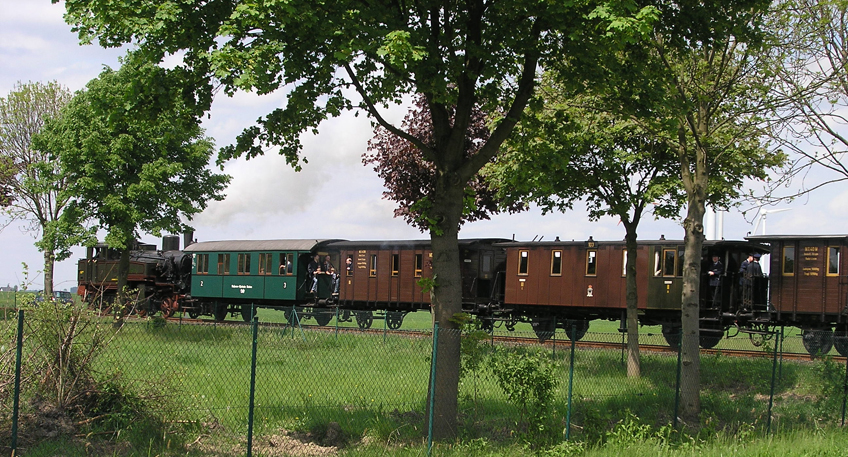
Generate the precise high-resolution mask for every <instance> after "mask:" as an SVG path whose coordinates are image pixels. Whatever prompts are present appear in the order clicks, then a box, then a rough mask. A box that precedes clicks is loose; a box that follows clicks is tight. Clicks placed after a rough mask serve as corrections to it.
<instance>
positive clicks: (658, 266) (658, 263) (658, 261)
mask: <svg viewBox="0 0 848 457" xmlns="http://www.w3.org/2000/svg"><path fill="white" fill-rule="evenodd" d="M654 276H662V256H661V254H660V250H659V249H657V250H655V251H654Z"/></svg>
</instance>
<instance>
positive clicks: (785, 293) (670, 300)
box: [78, 235, 848, 355]
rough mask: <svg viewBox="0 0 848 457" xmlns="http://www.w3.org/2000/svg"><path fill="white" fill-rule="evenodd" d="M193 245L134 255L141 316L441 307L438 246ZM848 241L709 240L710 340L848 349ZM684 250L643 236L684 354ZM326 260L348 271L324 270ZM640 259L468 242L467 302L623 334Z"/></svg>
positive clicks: (97, 256)
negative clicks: (714, 270) (795, 341)
mask: <svg viewBox="0 0 848 457" xmlns="http://www.w3.org/2000/svg"><path fill="white" fill-rule="evenodd" d="M175 239H176V241H175ZM190 240H191V238H190V236H189V237H186V241H187V242H186V244H187V246H185V247H184V248H183V250H182V251H180V250H178V248H179V246H175V245H174V243H175V242H176V243H177V244H178V243H179V239H178V238H177V237H166V238H165V239H164V240H163V250H161V251H157V250H155V247H151V246H148V245H139V246H138V247H139V249H137V250H134V251H133V255H132V262H131V265H132V266H131V275H130V279H129V285H130V287H131V288H133V289H134V290H137V291H138V292H137V293H138V297H139V300H138V303H139V305H138V306H137V307H136V308H137V309H138V310H139V311H141V312H142V313H150V312H157V311H159V312H162V313H163V315H165V316H170V315H172V314H173V313H174V312H176V311H185V312H187V313H188V314H189V315H190V316H191V317H199V316H201V315H208V316H213V317H214V318H215V319H216V320H219V321H221V320H224V319H226V318H227V317H228V316H229V315H237V316H238V315H240V316H241V318H242V319H244V320H245V321H249V320H252V319H253V317H254V316H255V313H256V309H257V308H272V309H277V310H282V311H286V313H287V314H286V317H287V318H293V316H291V314H290V313H291V310H292V309H294V308H293V307H299V308H300V309H301V311H300V312H299V314H298V316H297V317H298V318H300V319H304V318H306V319H314V320H315V321H316V322H317V323H318V324H319V325H327V324H328V323H329V322H330V321H331V320H332V318H333V317H334V316H338V319H339V320H350V321H353V320H355V321H356V323H357V324H358V325H359V327H361V328H368V327H370V326H371V325H372V323H373V321H374V319H376V318H383V319H385V320H386V325H387V326H388V327H389V328H391V329H396V328H400V326H401V325H402V323H403V319H404V317H405V316H406V315H407V313H409V312H414V311H418V310H429V309H430V295H429V293H428V292H426V291H425V289H424V288H423V286H422V284H423V283H424V282H426V281H422V279H424V278H432V265H431V259H432V251H431V249H430V242H429V240H410V241H397V240H387V241H346V240H231V241H208V242H199V243H189V242H190ZM846 247H848V235H818V236H805V235H801V236H780V235H779V236H751V237H747V238H746V239H745V240H720V241H705V242H704V244H703V252H702V259H701V260H702V262H703V264H702V265H703V268H702V271H703V272H704V273H706V272H707V270H708V268H707V267H708V266H709V259H711V258H712V257H713V256H717V257H718V258H719V259H720V260H721V262H722V263H723V265H724V267H725V268H724V271H723V272H722V274H721V275H720V277H719V279H718V281H712V285H711V281H709V280H708V278H707V277H704V278H703V279H702V281H701V290H700V295H699V296H700V303H701V316H700V322H701V340H700V342H701V345H702V346H703V347H707V348H709V347H713V346H715V345H716V344H717V343H718V342H719V341H720V340H721V339H722V338H723V337H724V336H725V335H728V334H734V333H738V332H742V333H747V334H749V335H752V336H757V335H766V334H768V333H769V332H770V331H771V329H773V328H774V327H775V326H795V327H798V328H800V329H802V331H803V335H804V344H805V346H806V348H807V350H808V351H809V352H810V353H811V354H816V353H819V352H821V353H827V352H828V351H830V349H831V348H832V347H833V346H834V345H835V346H836V349H837V351H838V352H839V353H840V354H842V355H848V320H846V318H848V284H846V276H845V274H844V271H845V268H846V265H844V262H845V260H844V255H843V254H844V252H845V249H846ZM683 252H684V250H683V241H679V240H678V241H675V240H664V239H661V240H650V241H640V242H639V243H638V248H637V253H636V255H637V283H638V297H637V302H638V310H639V322H640V324H644V325H659V326H661V327H662V331H663V334H664V335H665V337H666V340H667V341H668V343H669V344H670V345H672V346H676V345H678V344H679V335H680V309H681V295H682V294H681V292H682V287H683V284H682V282H683ZM316 254H317V255H319V256H320V257H321V258H325V257H327V256H329V260H330V263H331V264H333V265H338V266H340V268H339V269H338V270H337V271H335V273H334V274H328V273H326V272H319V273H317V274H313V273H311V272H310V269H309V264H310V262H311V261H312V259H313V257H314V256H315V255H316ZM751 254H759V255H763V260H764V262H763V264H764V265H763V267H764V269H765V270H766V271H769V272H770V274H769V275H767V276H763V277H757V278H752V279H750V280H749V281H747V282H746V280H745V279H744V278H743V277H742V273H741V272H740V267H741V265H742V263H743V262H744V261H745V259H746V258H747V257H748V256H749V255H751ZM628 255H631V254H630V253H628V252H627V249H626V247H625V244H624V242H623V241H595V240H593V239H591V237H590V239H589V240H581V241H560V240H559V239H557V240H555V241H545V242H542V241H534V242H517V241H513V240H509V239H499V238H492V239H468V240H461V241H460V258H461V272H462V284H463V308H464V311H466V312H468V313H470V314H472V315H474V316H476V318H477V319H478V320H479V321H480V322H481V323H482V325H483V326H484V327H485V328H487V329H492V328H494V327H495V326H504V327H505V328H506V329H508V330H513V329H514V328H515V326H516V325H517V324H518V323H520V322H527V323H530V324H531V325H532V328H533V329H534V330H535V331H536V334H537V336H539V338H540V340H544V339H545V338H547V337H549V336H550V335H551V333H552V332H553V331H555V329H557V328H562V329H564V330H565V332H566V334H567V336H568V337H569V338H572V339H575V340H578V339H580V338H582V337H583V335H585V333H586V331H587V330H588V328H589V323H590V322H591V321H592V320H596V319H605V320H612V321H621V322H622V327H623V326H624V323H623V322H624V321H625V319H624V316H625V312H626V301H625V295H626V294H625V289H626V284H625V271H624V265H625V264H626V259H627V256H628ZM116 265H117V259H116V258H114V255H113V254H110V251H109V250H108V249H106V248H104V247H100V248H94V249H93V250H89V252H88V253H87V258H86V259H82V260H80V270H79V271H80V288H79V289H78V290H79V291H80V293H81V294H83V295H84V297H85V298H86V300H87V301H88V302H89V303H92V304H93V305H96V304H97V303H98V301H100V302H109V300H110V299H112V298H114V296H115V293H116V287H115V286H116V280H115V278H114V271H115V270H116ZM315 282H317V288H315V289H314V291H313V287H312V286H313V283H315ZM375 313H377V314H375ZM834 332H835V333H834Z"/></svg>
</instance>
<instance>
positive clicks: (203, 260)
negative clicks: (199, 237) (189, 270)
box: [197, 254, 209, 275]
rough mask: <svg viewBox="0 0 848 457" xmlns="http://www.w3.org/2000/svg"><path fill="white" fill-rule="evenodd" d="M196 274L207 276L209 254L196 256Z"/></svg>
mask: <svg viewBox="0 0 848 457" xmlns="http://www.w3.org/2000/svg"><path fill="white" fill-rule="evenodd" d="M197 274H199V275H208V274H209V254H197Z"/></svg>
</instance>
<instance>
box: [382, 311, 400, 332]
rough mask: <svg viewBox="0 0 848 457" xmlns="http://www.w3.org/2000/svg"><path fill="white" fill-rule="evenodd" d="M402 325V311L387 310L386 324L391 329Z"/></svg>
mask: <svg viewBox="0 0 848 457" xmlns="http://www.w3.org/2000/svg"><path fill="white" fill-rule="evenodd" d="M401 325H403V313H401V312H397V311H389V312H387V313H386V326H387V327H389V329H391V330H397V329H399V328H400V326H401Z"/></svg>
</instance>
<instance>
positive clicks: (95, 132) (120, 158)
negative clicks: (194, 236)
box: [34, 55, 229, 248]
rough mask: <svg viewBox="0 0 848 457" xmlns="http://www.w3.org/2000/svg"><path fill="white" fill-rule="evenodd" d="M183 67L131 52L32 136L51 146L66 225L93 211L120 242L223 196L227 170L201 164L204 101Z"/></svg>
mask: <svg viewBox="0 0 848 457" xmlns="http://www.w3.org/2000/svg"><path fill="white" fill-rule="evenodd" d="M188 78H189V76H188V75H187V74H186V72H185V71H182V70H180V69H174V70H166V69H164V68H161V67H158V66H155V65H152V64H150V63H146V62H144V61H143V60H141V59H140V58H139V56H138V55H130V56H128V57H127V58H126V59H125V61H124V63H123V65H122V67H121V69H119V70H117V71H115V70H111V69H106V70H104V71H103V72H102V73H101V74H100V76H99V77H98V78H96V79H94V80H92V81H90V82H89V83H88V85H87V86H86V89H85V90H84V91H81V92H80V93H78V94H77V96H76V97H75V98H74V99H73V101H72V102H71V103H70V104H69V105H68V106H67V107H66V109H65V110H63V113H62V117H61V118H60V119H58V120H56V121H54V122H51V123H49V124H48V125H47V126H46V127H45V130H44V132H43V133H42V134H41V135H39V136H38V137H37V138H36V139H35V142H34V145H35V147H36V148H37V149H41V150H49V151H52V152H53V153H54V154H56V155H57V156H58V158H59V163H60V164H61V166H62V170H63V173H64V174H65V176H66V177H67V179H68V182H67V187H66V189H65V192H64V194H63V195H68V196H69V197H72V198H73V200H72V201H71V207H72V208H73V212H72V213H71V214H69V215H68V217H67V218H66V220H64V221H63V224H64V225H65V226H71V225H73V224H75V223H76V224H79V221H80V220H95V221H96V222H97V225H98V226H99V227H100V228H102V229H104V230H106V231H107V233H106V242H107V244H109V245H110V246H111V247H113V248H126V247H129V243H130V242H131V241H132V240H133V239H136V238H138V231H144V232H147V233H152V234H155V235H158V234H160V232H161V231H170V232H172V233H179V232H180V231H182V229H184V228H185V227H186V226H185V224H184V223H183V222H182V221H183V218H187V219H191V217H192V216H193V215H195V214H197V213H198V212H200V211H202V210H203V209H204V208H205V207H206V204H207V201H208V200H210V199H221V198H223V197H222V195H221V192H222V190H223V189H224V187H225V186H226V184H227V183H228V182H229V177H228V176H226V175H223V174H215V173H213V172H212V171H211V170H209V169H208V168H207V164H208V163H209V160H210V158H211V155H212V153H213V151H214V147H213V143H212V140H211V139H210V138H207V137H204V136H203V131H202V129H201V128H200V118H199V116H200V115H201V114H202V112H203V107H202V106H200V104H199V103H198V101H197V100H196V99H195V98H194V97H193V94H192V93H190V92H187V91H184V90H183V89H182V88H181V87H182V86H184V85H185V84H186V80H187V79H188Z"/></svg>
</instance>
